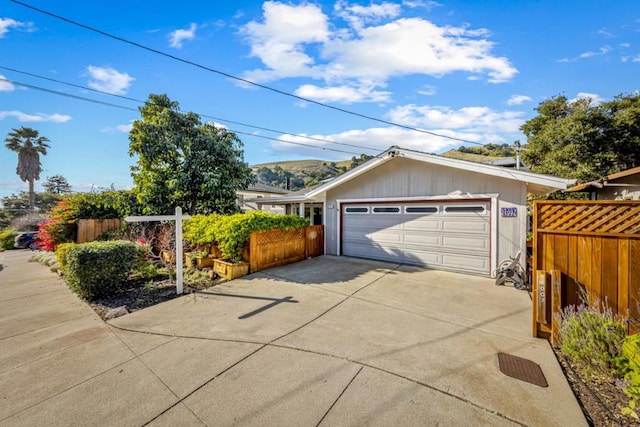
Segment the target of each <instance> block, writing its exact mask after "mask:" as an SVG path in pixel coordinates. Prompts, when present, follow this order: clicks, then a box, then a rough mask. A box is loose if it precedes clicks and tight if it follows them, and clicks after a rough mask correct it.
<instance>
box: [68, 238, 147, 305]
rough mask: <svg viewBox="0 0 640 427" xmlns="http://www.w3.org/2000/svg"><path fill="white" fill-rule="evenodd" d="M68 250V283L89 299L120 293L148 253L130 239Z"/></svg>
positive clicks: (76, 246) (80, 294)
mask: <svg viewBox="0 0 640 427" xmlns="http://www.w3.org/2000/svg"><path fill="white" fill-rule="evenodd" d="M66 251H67V255H66V267H65V275H66V279H67V283H68V284H69V287H70V288H71V289H72V290H73V291H74V292H75V293H77V294H78V295H79V296H80V297H81V298H85V299H88V300H95V299H97V298H101V297H107V296H112V295H114V294H116V293H118V292H119V291H120V290H121V289H122V288H123V286H124V285H126V282H127V279H128V278H129V275H130V274H131V272H132V271H133V270H134V268H136V267H137V266H138V265H139V263H140V262H141V260H142V259H143V257H144V253H145V249H144V248H143V247H141V246H140V245H137V244H136V243H133V242H129V241H127V240H115V241H109V242H98V241H96V242H90V243H83V244H79V245H73V246H71V247H69V248H68V249H66Z"/></svg>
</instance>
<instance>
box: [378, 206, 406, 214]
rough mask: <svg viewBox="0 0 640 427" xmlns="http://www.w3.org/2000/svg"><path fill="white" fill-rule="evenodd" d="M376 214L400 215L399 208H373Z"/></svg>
mask: <svg viewBox="0 0 640 427" xmlns="http://www.w3.org/2000/svg"><path fill="white" fill-rule="evenodd" d="M373 213H374V214H399V213H400V207H399V206H375V207H374V208H373Z"/></svg>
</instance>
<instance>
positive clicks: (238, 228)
mask: <svg viewBox="0 0 640 427" xmlns="http://www.w3.org/2000/svg"><path fill="white" fill-rule="evenodd" d="M308 225H309V220H308V219H306V218H300V217H299V216H297V215H275V214H272V213H268V212H263V211H252V212H247V213H240V214H234V215H229V216H222V217H220V218H218V220H217V221H216V222H215V224H214V227H213V228H214V234H215V236H216V238H217V241H218V247H219V248H220V250H221V251H222V255H223V257H224V258H225V259H229V260H231V261H239V260H240V259H241V258H242V248H243V247H244V245H245V244H246V243H247V242H248V241H249V236H251V233H253V232H255V231H267V230H273V229H281V230H293V229H296V228H303V227H307V226H308Z"/></svg>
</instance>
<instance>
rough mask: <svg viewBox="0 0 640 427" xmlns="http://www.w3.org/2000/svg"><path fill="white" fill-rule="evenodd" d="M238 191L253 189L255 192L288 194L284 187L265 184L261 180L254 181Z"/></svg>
mask: <svg viewBox="0 0 640 427" xmlns="http://www.w3.org/2000/svg"><path fill="white" fill-rule="evenodd" d="M240 191H253V192H256V193H271V194H289V193H290V191H289V190H285V189H284V188H280V187H274V186H273V185H269V184H265V183H263V182H256V183H255V184H251V185H249V186H248V187H247V189H246V190H240Z"/></svg>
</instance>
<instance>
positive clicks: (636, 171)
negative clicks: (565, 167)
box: [567, 167, 640, 193]
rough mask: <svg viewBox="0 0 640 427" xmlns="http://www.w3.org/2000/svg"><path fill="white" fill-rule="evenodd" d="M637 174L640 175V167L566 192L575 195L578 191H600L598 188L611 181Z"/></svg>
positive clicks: (586, 183) (580, 185) (579, 185)
mask: <svg viewBox="0 0 640 427" xmlns="http://www.w3.org/2000/svg"><path fill="white" fill-rule="evenodd" d="M639 174H640V167H637V168H631V169H627V170H624V171H622V172H617V173H612V174H611V175H607V176H605V177H602V178H600V179H598V180H596V181H591V182H585V183H583V184H578V185H576V186H575V187H571V188H569V189H568V190H567V192H571V193H575V192H578V191H589V190H595V189H600V188H603V187H606V186H607V184H608V183H609V182H611V181H617V180H619V179H621V178H626V177H628V176H631V175H639Z"/></svg>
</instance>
